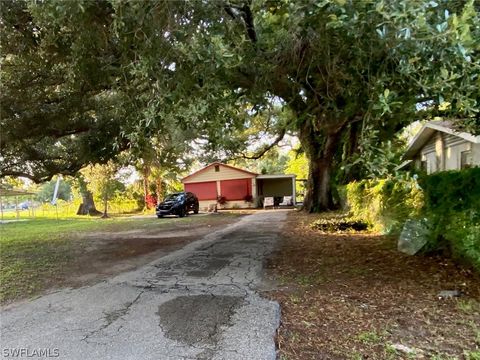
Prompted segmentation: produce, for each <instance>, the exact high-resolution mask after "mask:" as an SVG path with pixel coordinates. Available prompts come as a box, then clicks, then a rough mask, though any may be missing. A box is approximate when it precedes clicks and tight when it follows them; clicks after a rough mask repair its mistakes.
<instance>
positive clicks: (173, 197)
mask: <svg viewBox="0 0 480 360" xmlns="http://www.w3.org/2000/svg"><path fill="white" fill-rule="evenodd" d="M182 198H183V193H179V194H171V195H168V196H167V197H166V198H165V201H176V200H180V199H182Z"/></svg>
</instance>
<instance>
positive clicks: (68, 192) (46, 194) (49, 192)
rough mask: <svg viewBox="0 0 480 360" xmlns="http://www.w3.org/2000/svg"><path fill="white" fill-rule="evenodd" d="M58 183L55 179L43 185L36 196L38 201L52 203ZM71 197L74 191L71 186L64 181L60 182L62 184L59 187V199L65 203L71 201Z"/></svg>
mask: <svg viewBox="0 0 480 360" xmlns="http://www.w3.org/2000/svg"><path fill="white" fill-rule="evenodd" d="M56 182H57V180H56V179H54V180H51V181H49V182H47V183H45V184H43V185H42V186H41V187H40V189H39V190H38V193H37V195H36V200H38V201H40V202H46V201H52V199H53V193H54V191H55V185H56ZM71 197H72V189H71V186H70V184H69V183H68V182H67V181H65V180H63V179H62V180H60V184H59V186H58V194H57V198H58V199H62V200H65V201H70V200H71Z"/></svg>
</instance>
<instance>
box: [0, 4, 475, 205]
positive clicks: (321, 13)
mask: <svg viewBox="0 0 480 360" xmlns="http://www.w3.org/2000/svg"><path fill="white" fill-rule="evenodd" d="M1 11H2V12H1V23H0V25H1V26H2V34H3V35H2V48H1V52H2V85H1V86H2V89H1V90H2V94H1V106H2V119H1V124H0V125H1V127H2V139H1V140H0V149H1V151H2V164H1V165H0V174H1V175H27V176H29V177H31V178H34V179H36V180H43V179H48V178H49V177H51V176H52V175H53V174H54V173H74V172H75V171H77V170H78V169H79V168H81V167H82V166H84V165H85V164H86V163H90V162H105V161H107V160H108V159H109V158H111V157H113V156H115V155H116V154H117V153H118V152H120V151H123V150H124V149H132V150H133V151H139V152H140V151H141V149H144V148H145V145H146V144H147V145H148V142H149V139H151V138H152V137H156V136H160V135H161V136H164V135H165V134H170V133H173V132H174V133H176V134H178V132H181V133H182V134H184V135H182V136H181V138H182V139H185V141H186V142H192V143H193V140H192V139H197V140H196V141H197V145H196V146H194V150H198V148H204V149H205V150H209V151H214V152H217V154H218V153H219V154H225V156H227V155H231V154H232V153H235V152H237V153H245V151H246V150H247V149H249V148H250V147H249V146H251V144H247V143H246V142H245V136H242V131H243V130H245V129H246V128H248V127H249V126H250V125H251V124H252V121H253V120H252V119H253V118H254V117H255V116H257V115H259V114H260V115H264V114H265V113H268V112H269V111H270V109H271V108H272V107H274V108H276V109H278V108H279V107H280V108H285V109H288V115H289V116H288V117H287V120H285V118H286V117H285V116H283V117H281V116H274V117H272V119H270V118H269V117H268V116H266V117H265V116H264V118H266V119H267V120H268V122H267V126H266V127H265V128H266V129H267V132H269V134H270V136H271V137H272V144H277V143H278V142H279V140H280V139H281V138H282V136H284V134H285V133H288V132H294V133H295V134H297V135H298V137H299V139H300V141H301V145H302V149H303V151H304V152H305V153H306V155H307V158H308V161H309V179H308V186H307V196H306V199H305V207H306V209H307V210H309V211H320V210H323V209H328V208H331V207H332V206H333V204H332V196H331V190H332V189H331V181H332V176H333V175H334V174H335V172H336V171H337V170H338V167H339V164H340V162H341V161H343V162H347V163H348V161H349V160H350V159H351V158H352V156H353V155H355V154H356V155H357V156H358V153H359V152H360V151H361V150H362V144H364V143H365V139H368V140H370V141H371V142H372V143H373V144H376V143H378V142H380V141H381V140H383V139H388V138H389V137H391V136H392V134H393V133H394V132H395V131H397V130H398V129H400V128H401V127H402V126H404V125H405V124H407V123H409V122H411V121H412V120H415V119H417V118H419V117H422V116H431V115H432V114H441V115H444V116H454V117H456V118H460V119H463V121H462V122H461V124H460V125H466V126H470V127H475V125H478V109H479V90H478V89H479V86H478V85H479V81H480V80H479V73H480V71H479V69H480V65H479V63H480V60H479V57H478V53H479V51H480V45H479V39H480V27H479V23H480V22H479V15H478V9H476V8H475V5H474V2H473V1H436V2H434V1H429V2H426V1H425V2H419V1H413V0H401V1H396V2H385V1H347V0H324V1H310V0H296V1H288V0H284V1H235V2H228V1H214V2H171V1H145V2H142V1H111V2H110V1H82V2H62V1H45V2H20V1H14V2H10V3H4V4H2V10H1ZM360 140H362V141H360ZM267 148H268V146H267V147H265V146H262V148H261V152H264V151H265V150H266V149H267ZM136 149H137V150H136ZM219 151H220V152H219ZM252 155H253V157H255V154H252ZM348 176H350V177H351V176H355V174H353V173H352V174H350V175H348ZM348 176H347V178H348Z"/></svg>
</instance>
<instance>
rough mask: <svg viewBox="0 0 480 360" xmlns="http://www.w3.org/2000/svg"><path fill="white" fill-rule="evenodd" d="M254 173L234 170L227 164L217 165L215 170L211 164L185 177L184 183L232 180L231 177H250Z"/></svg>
mask: <svg viewBox="0 0 480 360" xmlns="http://www.w3.org/2000/svg"><path fill="white" fill-rule="evenodd" d="M254 177H255V175H254V174H248V173H246V172H243V171H239V170H235V169H232V168H229V167H227V166H222V165H219V171H218V172H217V171H215V166H211V167H209V168H208V169H205V170H204V171H201V172H200V173H198V174H195V175H193V176H192V177H190V178H188V179H185V180H184V181H183V183H184V184H188V183H192V182H204V181H217V180H233V179H251V178H254Z"/></svg>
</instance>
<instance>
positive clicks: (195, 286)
mask: <svg viewBox="0 0 480 360" xmlns="http://www.w3.org/2000/svg"><path fill="white" fill-rule="evenodd" d="M285 216H286V212H284V211H278V210H275V211H264V212H259V213H256V214H254V215H250V216H246V217H244V218H242V219H241V220H239V221H238V222H237V223H235V224H232V225H229V226H226V227H225V228H224V229H220V230H217V231H214V232H212V233H211V234H208V235H206V236H204V237H203V238H201V239H199V240H197V241H195V242H192V243H190V244H187V245H186V246H185V247H183V248H182V249H179V250H176V251H174V252H172V253H170V254H167V255H165V256H164V257H162V258H159V259H157V260H155V261H153V262H152V263H150V264H147V265H145V266H143V267H141V268H139V269H137V270H134V271H130V272H126V273H123V274H120V275H118V276H115V277H113V278H110V279H107V280H105V281H101V282H99V283H97V284H95V285H92V286H85V287H82V288H78V289H64V290H60V291H56V292H55V293H51V294H48V295H45V296H43V297H40V298H38V299H35V300H33V301H31V302H27V303H24V304H20V305H18V306H17V307H13V308H11V309H9V310H8V311H5V312H4V313H3V314H2V323H1V329H2V346H4V347H25V346H28V347H31V348H43V347H58V348H60V357H59V358H60V359H72V360H77V359H78V360H83V359H85V358H99V359H132V360H133V359H135V360H136V359H152V360H153V359H159V358H162V359H163V358H169V359H214V360H217V359H229V360H234V359H255V360H257V359H259V360H263V359H269V360H270V359H271V360H274V359H275V357H276V349H275V343H274V336H275V331H276V329H277V327H278V325H279V321H280V318H279V316H280V311H279V306H278V304H277V303H275V302H272V301H270V300H267V299H264V298H262V297H261V296H260V295H259V294H258V288H257V287H258V286H259V285H260V284H261V281H262V266H263V260H264V258H265V256H267V255H268V254H269V253H271V251H273V249H274V248H275V245H276V242H277V240H278V238H279V232H280V230H281V225H282V223H283V220H284V218H285ZM5 329H9V331H5ZM72 335H73V336H72Z"/></svg>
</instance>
